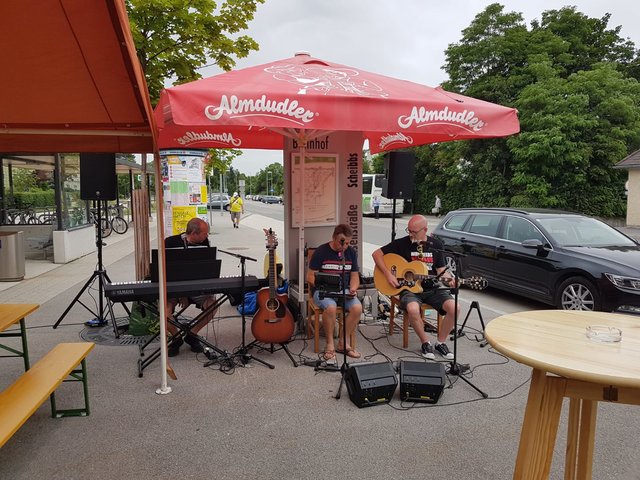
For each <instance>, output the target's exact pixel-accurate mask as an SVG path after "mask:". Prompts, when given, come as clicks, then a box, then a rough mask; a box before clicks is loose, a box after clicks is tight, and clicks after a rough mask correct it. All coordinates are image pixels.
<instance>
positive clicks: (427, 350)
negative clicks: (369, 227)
mask: <svg viewBox="0 0 640 480" xmlns="http://www.w3.org/2000/svg"><path fill="white" fill-rule="evenodd" d="M407 233H408V234H409V235H407V236H406V237H403V238H399V239H396V240H394V241H392V242H391V243H388V244H387V245H385V246H383V247H381V248H379V249H377V250H376V251H375V252H373V255H372V256H373V261H374V262H375V264H376V267H378V268H379V269H380V271H381V272H382V273H384V276H385V278H386V279H387V282H389V284H390V285H391V286H392V287H394V288H398V287H399V286H400V284H399V283H398V280H397V279H396V277H395V275H394V274H393V273H392V272H391V271H390V270H389V269H388V268H387V266H386V265H385V263H384V255H385V254H387V253H395V254H397V255H400V256H401V257H403V258H404V259H405V260H406V261H407V262H412V261H416V260H417V261H420V262H425V263H426V264H427V266H428V270H429V273H430V274H432V275H436V274H441V273H442V275H441V277H440V281H441V282H443V283H445V284H446V285H452V282H453V277H452V275H451V273H450V272H448V271H445V270H446V263H445V260H444V255H443V254H442V242H440V240H438V239H436V238H433V237H427V219H426V218H425V217H423V216H422V215H414V216H413V217H411V219H410V220H409V225H408V227H407ZM443 272H444V273H443ZM452 286H453V285H452ZM422 287H423V288H424V291H423V292H422V293H418V294H416V293H413V292H410V291H408V290H405V291H402V292H401V293H400V307H401V308H402V309H403V310H405V311H406V318H407V319H408V320H409V323H410V324H411V326H412V327H413V329H414V330H415V332H416V334H417V335H418V337H419V338H420V342H421V344H422V347H421V353H422V356H423V357H425V358H429V359H434V358H435V355H434V345H432V344H431V342H429V337H428V336H427V334H426V333H425V331H424V323H423V320H422V316H421V310H420V307H421V305H422V303H427V304H429V305H431V306H432V307H433V308H435V309H436V310H438V311H439V312H440V314H441V315H444V316H445V317H444V321H442V322H441V324H440V329H439V331H438V335H437V339H436V342H435V350H436V351H437V352H438V353H439V354H440V355H442V356H443V357H444V358H446V359H447V360H452V359H453V354H452V353H451V352H450V351H449V347H447V345H446V344H445V343H444V341H445V340H446V338H447V335H448V334H449V332H451V330H452V329H453V324H454V320H455V302H454V299H453V297H452V296H451V293H450V292H449V290H446V289H445V290H443V289H436V288H434V287H435V286H434V285H433V284H431V285H430V284H428V283H427V282H424V281H423V285H422Z"/></svg>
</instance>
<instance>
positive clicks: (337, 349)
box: [336, 347, 362, 358]
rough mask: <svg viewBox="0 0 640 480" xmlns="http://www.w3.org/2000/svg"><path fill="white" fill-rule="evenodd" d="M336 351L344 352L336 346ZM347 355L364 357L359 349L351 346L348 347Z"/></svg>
mask: <svg viewBox="0 0 640 480" xmlns="http://www.w3.org/2000/svg"><path fill="white" fill-rule="evenodd" d="M336 352H337V353H342V354H344V350H340V349H339V348H336ZM347 357H350V358H360V357H362V355H361V354H360V352H358V351H357V350H354V349H353V348H351V347H349V348H347Z"/></svg>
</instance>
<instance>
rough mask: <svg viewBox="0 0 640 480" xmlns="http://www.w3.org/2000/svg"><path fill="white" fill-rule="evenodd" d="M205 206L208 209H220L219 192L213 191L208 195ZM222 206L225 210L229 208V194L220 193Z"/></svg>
mask: <svg viewBox="0 0 640 480" xmlns="http://www.w3.org/2000/svg"><path fill="white" fill-rule="evenodd" d="M207 208H208V209H209V210H219V209H220V194H219V193H214V194H212V195H210V196H209V203H208V204H207ZM222 208H224V209H225V210H229V195H227V194H222Z"/></svg>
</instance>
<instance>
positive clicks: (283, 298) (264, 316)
mask: <svg viewBox="0 0 640 480" xmlns="http://www.w3.org/2000/svg"><path fill="white" fill-rule="evenodd" d="M264 233H265V234H266V236H267V250H268V251H269V273H268V277H269V286H268V287H264V288H261V289H260V290H258V294H257V297H256V304H257V305H258V310H257V311H256V313H255V315H254V316H253V320H252V321H251V333H253V336H254V338H255V339H256V340H258V341H259V342H262V343H284V342H286V341H288V340H289V339H290V338H291V335H293V331H294V330H295V322H294V320H293V314H292V313H291V311H290V310H289V309H288V308H287V301H288V300H289V297H288V295H287V294H286V293H280V294H278V293H277V292H276V260H275V257H276V247H277V246H278V241H277V239H276V234H275V232H274V231H273V230H271V229H269V230H266V229H265V230H264Z"/></svg>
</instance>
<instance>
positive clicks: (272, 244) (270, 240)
mask: <svg viewBox="0 0 640 480" xmlns="http://www.w3.org/2000/svg"><path fill="white" fill-rule="evenodd" d="M262 230H263V231H264V234H265V235H266V236H267V250H275V249H276V247H277V246H278V237H277V235H276V232H274V231H273V229H271V228H269V230H267V229H266V228H263V229H262Z"/></svg>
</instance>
